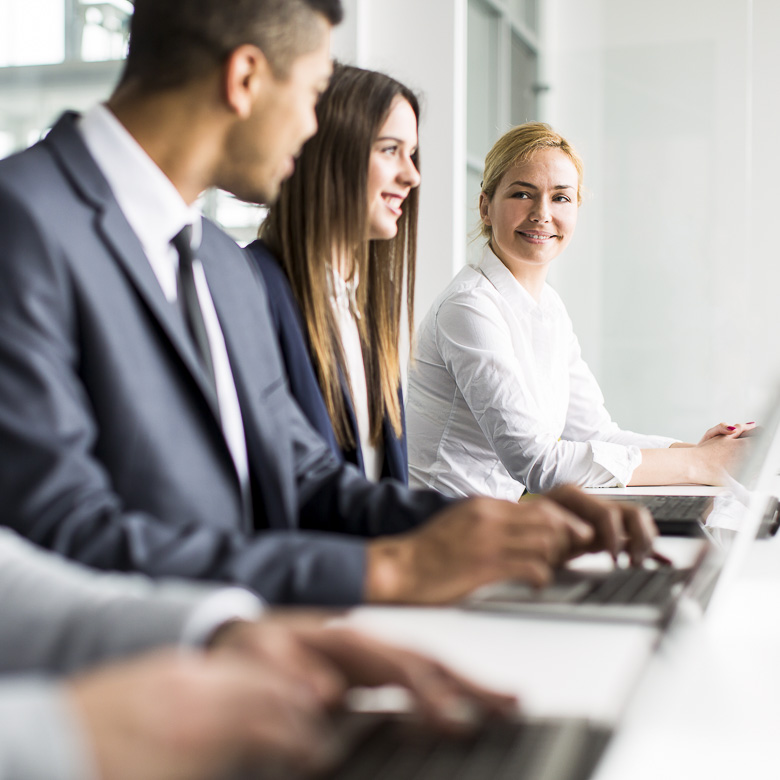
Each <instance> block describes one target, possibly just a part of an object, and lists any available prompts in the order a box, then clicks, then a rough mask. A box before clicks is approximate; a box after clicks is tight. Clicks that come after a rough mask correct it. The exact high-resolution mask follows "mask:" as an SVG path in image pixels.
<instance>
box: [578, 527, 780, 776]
mask: <svg viewBox="0 0 780 780" xmlns="http://www.w3.org/2000/svg"><path fill="white" fill-rule="evenodd" d="M779 575H780V539H773V540H771V541H764V542H757V543H755V545H754V547H753V549H752V550H751V553H750V556H749V558H748V560H747V562H746V566H745V568H744V570H743V572H742V573H741V576H740V577H739V579H738V580H737V581H736V582H733V583H732V584H731V587H730V588H729V590H728V592H726V593H723V594H721V595H722V600H721V601H720V602H718V603H716V604H714V605H713V606H714V607H715V611H714V612H713V613H712V614H708V615H707V617H706V619H705V620H701V619H699V618H698V617H696V616H691V617H690V618H689V619H686V618H685V617H684V616H681V619H680V620H678V621H676V622H675V624H674V626H673V630H672V631H671V632H670V634H669V635H667V637H666V638H665V639H664V642H663V644H662V645H661V647H660V649H659V651H658V653H657V654H656V655H655V657H654V658H653V659H652V661H651V663H650V666H649V668H648V670H647V672H646V674H645V675H644V676H643V679H642V682H641V683H640V684H639V686H638V687H637V690H636V693H635V695H634V697H633V699H632V701H631V704H630V706H629V708H628V710H627V712H626V716H625V719H624V720H623V722H622V724H621V727H620V729H619V730H618V733H617V734H616V736H615V738H614V739H613V741H612V743H611V745H610V747H609V749H608V751H607V754H606V755H605V757H604V759H603V761H602V762H601V764H600V765H599V767H598V768H597V770H596V772H595V774H594V776H593V780H626V778H631V780H645V778H647V779H648V780H650V778H652V779H653V780H658V778H659V777H660V778H664V780H677V779H678V778H679V780H693V779H695V778H706V780H727V779H728V780H733V779H734V778H750V780H759V779H763V778H767V780H768V779H769V778H773V780H776V779H777V778H778V777H780V749H778V729H779V728H780V576H779Z"/></svg>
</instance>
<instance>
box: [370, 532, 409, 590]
mask: <svg viewBox="0 0 780 780" xmlns="http://www.w3.org/2000/svg"><path fill="white" fill-rule="evenodd" d="M408 548H409V543H408V542H407V541H406V540H404V539H400V538H395V539H389V538H384V539H377V540H374V541H372V542H371V543H370V544H369V545H368V546H367V549H366V582H365V588H364V597H365V601H366V602H368V603H370V604H393V603H398V602H402V601H408V598H407V597H406V593H407V592H408V579H409V570H410V566H409V559H410V551H409V549H408Z"/></svg>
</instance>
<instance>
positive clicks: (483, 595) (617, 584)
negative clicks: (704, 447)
mask: <svg viewBox="0 0 780 780" xmlns="http://www.w3.org/2000/svg"><path fill="white" fill-rule="evenodd" d="M769 418H770V424H768V425H767V426H766V427H765V429H764V432H763V435H762V436H760V437H757V438H756V441H755V446H754V447H753V448H752V452H751V455H750V457H749V458H748V459H747V462H746V463H745V464H744V466H743V468H742V470H741V474H740V481H739V482H737V481H736V480H735V481H734V483H733V485H731V486H730V488H731V493H728V494H724V495H719V496H716V497H715V498H714V499H713V498H712V497H704V498H707V499H708V501H709V503H710V508H709V515H708V517H707V521H708V523H709V524H715V525H717V524H718V522H719V520H718V517H716V516H715V514H714V513H716V512H717V513H719V515H722V516H724V517H725V521H724V522H723V524H722V525H723V526H725V527H732V528H733V529H734V530H735V531H736V530H737V529H741V530H740V533H738V534H736V539H734V540H732V539H731V538H727V539H726V543H716V542H715V540H714V539H713V538H712V535H711V534H710V533H707V534H706V535H705V537H704V538H688V537H682V536H678V537H667V538H665V539H664V538H662V539H660V540H658V543H657V547H658V548H659V550H660V552H663V553H664V554H667V553H669V556H670V557H671V558H672V560H673V561H674V563H675V565H674V566H672V567H669V566H663V565H659V564H657V563H655V562H654V561H648V562H646V563H645V564H644V565H643V566H639V567H635V568H629V567H625V568H623V567H614V566H611V564H610V560H611V559H609V557H608V556H607V555H606V554H603V553H601V554H599V556H600V557H598V556H582V557H580V558H579V559H575V561H573V562H572V563H571V564H570V565H569V566H567V567H565V568H563V569H561V570H559V571H558V572H557V573H556V578H555V580H554V582H553V583H552V584H551V585H549V586H547V587H545V588H541V589H536V588H533V587H532V586H530V585H526V584H525V583H521V582H515V581H505V582H498V583H493V584H491V585H487V586H485V587H482V588H479V589H478V590H476V591H475V592H474V593H472V594H471V595H470V596H468V597H467V598H466V599H465V600H464V602H463V603H462V606H463V607H464V608H467V609H477V610H489V611H494V612H506V613H516V614H524V615H533V616H538V617H551V618H566V619H579V620H605V621H618V622H630V623H640V624H645V625H655V626H659V627H664V626H665V625H666V624H667V623H668V622H669V620H670V619H671V616H672V615H673V613H674V610H675V608H676V606H677V604H678V602H679V601H680V599H681V598H682V597H683V595H684V594H689V595H690V596H691V598H693V599H694V600H696V601H697V603H699V604H700V606H701V607H702V608H705V607H706V606H707V604H708V603H709V600H710V597H711V595H712V593H713V591H714V590H715V585H716V583H717V581H718V578H719V576H720V574H721V572H722V570H723V568H724V565H725V563H726V561H727V560H728V559H729V558H730V557H731V558H738V557H739V555H740V550H741V551H742V552H744V549H745V545H749V544H751V543H752V542H753V540H754V539H755V538H756V536H757V534H758V532H759V529H760V528H761V527H762V526H766V524H767V520H766V518H767V517H768V516H770V517H772V518H773V520H772V522H773V523H776V519H777V502H776V500H774V499H772V498H771V497H769V496H767V495H766V494H762V493H760V492H756V490H753V491H751V490H749V489H748V488H749V487H750V488H756V489H757V490H760V489H761V488H762V487H765V486H766V485H768V484H769V478H770V476H771V475H773V474H774V472H775V471H776V466H777V463H778V462H780V435H778V431H780V403H778V404H775V406H774V407H773V410H772V413H771V414H770V415H769ZM768 507H769V508H768ZM775 528H776V525H775Z"/></svg>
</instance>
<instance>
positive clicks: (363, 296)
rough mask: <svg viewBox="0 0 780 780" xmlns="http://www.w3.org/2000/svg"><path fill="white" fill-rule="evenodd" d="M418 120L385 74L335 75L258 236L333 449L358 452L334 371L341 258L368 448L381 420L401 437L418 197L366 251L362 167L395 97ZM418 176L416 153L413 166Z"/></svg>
mask: <svg viewBox="0 0 780 780" xmlns="http://www.w3.org/2000/svg"><path fill="white" fill-rule="evenodd" d="M398 96H400V97H401V98H403V99H405V100H407V101H408V102H409V105H410V106H411V107H412V110H413V111H414V113H415V116H416V117H417V118H418V120H419V116H420V109H419V103H418V101H417V98H416V97H415V95H414V94H413V93H412V92H411V91H410V90H409V89H408V88H407V87H405V86H404V85H403V84H400V83H399V82H397V81H395V80H394V79H392V78H390V77H389V76H386V75H384V74H382V73H377V72H375V71H369V70H363V69H361V68H355V67H351V66H345V65H336V67H335V70H334V73H333V78H332V79H331V82H330V85H329V86H328V89H327V90H326V91H325V93H324V94H323V95H322V97H321V98H320V101H319V104H318V106H317V121H318V124H319V130H318V132H317V134H316V135H315V136H314V137H313V138H312V139H311V140H309V141H308V142H307V143H306V145H305V146H304V147H303V151H302V152H301V155H300V158H299V159H298V160H297V162H296V165H295V172H294V173H293V175H292V176H291V177H290V178H289V179H287V181H285V182H284V183H283V185H282V188H281V191H280V193H279V198H278V200H277V201H276V203H275V204H274V205H273V206H272V207H271V209H270V211H269V212H268V216H267V217H266V220H265V222H264V223H263V225H262V227H261V228H260V236H261V237H262V238H263V240H264V241H265V242H266V244H267V245H268V247H269V248H270V249H271V251H272V252H274V253H275V254H276V256H277V258H278V259H279V261H280V263H281V265H282V268H283V269H284V271H285V273H286V274H287V277H288V279H289V280H290V284H291V286H292V289H293V292H294V294H295V297H296V298H297V300H298V304H299V305H300V307H301V310H302V311H303V314H304V318H305V320H306V329H307V331H308V339H309V348H310V350H311V354H312V358H313V362H314V367H315V369H316V372H317V375H318V379H319V382H320V387H321V388H322V394H323V396H324V398H325V405H326V406H327V409H328V413H329V414H330V419H331V422H332V423H333V430H334V431H335V434H336V439H337V441H338V443H339V446H341V447H342V448H344V449H346V448H347V447H352V446H354V445H355V437H354V434H353V432H352V428H351V426H350V424H349V418H348V416H347V410H346V406H345V403H344V396H343V393H342V389H341V383H340V378H339V371H340V370H341V371H342V372H343V373H344V376H346V377H347V378H348V373H347V371H346V362H345V358H344V350H343V348H342V345H341V338H340V336H339V329H338V325H337V323H336V318H335V315H334V313H333V309H332V307H331V304H330V300H329V297H330V293H329V286H328V274H329V273H332V267H333V261H334V256H338V257H346V258H347V259H348V262H350V263H351V268H346V269H343V270H344V273H345V278H346V279H353V278H354V277H355V274H357V275H358V278H359V280H360V283H359V285H358V290H357V304H358V309H359V311H360V312H361V317H360V318H359V319H358V320H357V325H358V331H359V333H360V341H361V344H362V348H363V362H364V364H365V370H366V386H367V388H368V409H369V420H370V440H371V443H372V444H373V445H375V446H376V445H378V444H379V442H380V441H381V437H382V420H383V417H384V416H385V415H387V417H388V419H389V420H390V422H391V424H392V427H393V430H394V431H395V433H396V435H399V436H400V435H401V432H402V410H401V400H400V398H399V394H398V383H399V381H400V376H401V371H400V368H401V367H400V356H399V349H398V344H399V338H400V335H401V333H400V331H401V312H402V307H403V305H404V296H406V307H407V315H408V325H409V335H410V338H411V330H412V323H413V322H414V316H413V300H412V298H413V291H414V270H415V261H416V255H417V208H418V203H419V195H418V189H417V188H414V189H412V190H411V191H410V193H409V195H408V196H407V198H406V201H405V203H404V207H403V214H402V216H401V217H400V218H399V220H398V233H397V235H396V236H395V237H394V238H393V239H390V240H378V241H368V240H367V236H368V193H367V180H368V164H369V157H370V155H371V148H372V146H373V143H374V141H375V139H376V137H377V134H378V133H379V130H380V129H381V127H382V125H383V124H384V121H385V119H386V117H387V115H388V113H389V112H390V108H391V106H392V104H393V101H394V100H395V98H396V97H398ZM413 161H414V163H415V165H416V166H417V167H418V168H419V159H418V156H417V153H415V155H414V157H413Z"/></svg>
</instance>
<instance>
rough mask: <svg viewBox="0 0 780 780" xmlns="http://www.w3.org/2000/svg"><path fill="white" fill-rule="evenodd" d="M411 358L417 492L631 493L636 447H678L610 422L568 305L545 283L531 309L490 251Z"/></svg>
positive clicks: (410, 421) (425, 329)
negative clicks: (581, 488) (563, 487)
mask: <svg viewBox="0 0 780 780" xmlns="http://www.w3.org/2000/svg"><path fill="white" fill-rule="evenodd" d="M415 353H416V355H415V360H414V361H413V362H412V365H411V369H410V373H409V400H408V404H407V409H406V422H407V438H408V446H409V477H410V483H411V484H412V485H413V486H416V487H422V486H427V487H432V488H435V489H436V490H439V491H441V492H443V493H446V494H448V495H453V496H463V495H472V494H487V495H492V496H498V497H501V498H508V499H512V500H517V499H518V498H520V496H521V495H522V494H523V492H524V489H525V488H527V489H528V490H529V491H530V492H532V493H540V492H543V491H545V490H549V489H550V488H552V487H554V486H555V485H560V484H563V483H565V482H573V483H576V484H580V485H587V486H591V487H612V486H624V485H625V484H627V483H628V482H629V480H630V479H631V475H632V474H633V472H634V469H635V468H636V467H637V466H638V465H639V464H640V463H641V462H642V455H641V453H640V448H646V449H650V448H656V447H668V446H669V445H670V444H672V443H673V442H674V441H675V439H669V438H666V437H663V436H645V435H642V434H637V433H632V432H630V431H623V430H621V429H620V428H619V427H618V426H617V424H616V423H614V422H613V421H612V419H611V418H610V416H609V413H608V412H607V410H606V409H605V408H604V396H603V395H602V393H601V390H600V388H599V386H598V383H597V382H596V379H595V377H594V376H593V374H592V373H591V371H590V369H589V368H588V366H587V365H586V363H585V361H584V360H583V359H582V356H581V354H580V346H579V343H578V341H577V337H576V336H575V335H574V331H573V328H572V324H571V320H570V319H569V316H568V314H567V313H566V308H565V307H564V305H563V301H561V299H560V297H559V296H558V294H557V293H556V292H555V291H554V290H553V289H552V288H551V287H550V286H549V285H545V286H544V288H543V290H542V294H541V296H540V300H539V301H538V302H537V301H536V300H534V298H533V297H532V296H531V294H530V293H529V292H528V291H527V290H526V289H525V288H524V287H523V286H522V285H521V284H520V283H519V282H518V281H517V280H516V279H515V278H514V276H512V274H511V273H510V271H509V270H508V269H507V268H506V266H505V265H504V264H503V263H502V262H501V261H500V260H499V259H498V258H497V257H496V256H495V255H494V254H493V252H491V251H490V249H487V248H486V250H485V253H484V255H483V257H482V260H481V262H480V263H479V264H478V265H477V266H475V267H471V266H467V267H466V268H464V269H463V270H462V271H461V272H460V273H459V274H458V275H457V276H456V277H455V279H454V280H453V281H452V283H451V284H450V285H449V287H447V289H446V290H445V291H444V292H443V293H442V295H441V296H440V297H439V298H438V299H437V300H436V302H435V303H434V305H433V307H432V308H431V310H430V311H429V312H428V314H427V315H426V317H425V319H424V320H423V323H422V325H421V326H420V330H419V333H418V338H417V344H416V350H415Z"/></svg>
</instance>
